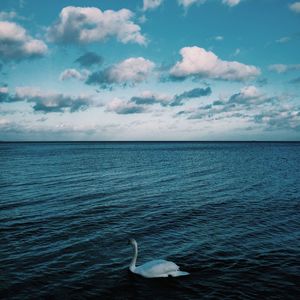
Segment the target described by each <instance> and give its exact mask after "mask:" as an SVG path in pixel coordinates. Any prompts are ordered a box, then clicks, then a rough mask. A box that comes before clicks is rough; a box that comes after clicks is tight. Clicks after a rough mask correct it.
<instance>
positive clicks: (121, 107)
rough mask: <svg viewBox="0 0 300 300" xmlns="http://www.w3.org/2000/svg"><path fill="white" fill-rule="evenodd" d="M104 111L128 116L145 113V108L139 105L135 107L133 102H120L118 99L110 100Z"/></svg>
mask: <svg viewBox="0 0 300 300" xmlns="http://www.w3.org/2000/svg"><path fill="white" fill-rule="evenodd" d="M106 110H107V111H110V112H115V113H117V114H119V115H130V114H137V113H143V112H145V108H144V107H143V106H141V105H136V104H134V103H133V102H129V101H126V100H122V99H119V98H114V99H112V100H111V101H110V102H109V103H108V104H107V106H106Z"/></svg>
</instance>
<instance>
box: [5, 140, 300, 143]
mask: <svg viewBox="0 0 300 300" xmlns="http://www.w3.org/2000/svg"><path fill="white" fill-rule="evenodd" d="M0 143H300V140H189V141H183V140H170V141H168V140H166V141H164V140H121V141H118V140H115V141H110V140H94V141H86V140H57V141H55V140H49V141H48V140H14V141H9V140H7V141H5V140H0Z"/></svg>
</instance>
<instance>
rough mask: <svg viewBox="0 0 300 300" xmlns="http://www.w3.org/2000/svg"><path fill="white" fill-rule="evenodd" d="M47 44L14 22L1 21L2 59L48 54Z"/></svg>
mask: <svg viewBox="0 0 300 300" xmlns="http://www.w3.org/2000/svg"><path fill="white" fill-rule="evenodd" d="M47 50H48V48H47V45H46V44H45V43H44V42H43V41H42V40H38V39H34V38H32V37H31V36H30V35H28V34H27V32H26V30H25V29H24V28H23V27H21V26H20V25H18V24H16V23H14V22H8V21H3V22H0V59H2V60H4V61H5V60H22V59H29V58H35V57H40V56H43V55H45V54H46V52H47Z"/></svg>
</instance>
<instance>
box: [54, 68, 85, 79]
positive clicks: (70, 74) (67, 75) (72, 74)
mask: <svg viewBox="0 0 300 300" xmlns="http://www.w3.org/2000/svg"><path fill="white" fill-rule="evenodd" d="M89 74H90V72H89V71H88V70H83V71H82V72H80V71H77V70H76V69H66V70H64V71H63V72H62V73H61V74H60V76H59V80H61V81H64V80H67V79H72V78H73V79H77V80H81V81H84V80H86V79H87V77H88V75H89Z"/></svg>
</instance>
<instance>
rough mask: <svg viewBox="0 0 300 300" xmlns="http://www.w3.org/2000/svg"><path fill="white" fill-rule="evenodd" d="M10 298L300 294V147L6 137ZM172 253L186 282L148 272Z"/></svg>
mask: <svg viewBox="0 0 300 300" xmlns="http://www.w3.org/2000/svg"><path fill="white" fill-rule="evenodd" d="M0 167H1V177H0V232H1V241H0V269H1V271H0V274H1V275H0V292H1V294H2V295H3V296H4V297H5V298H6V299H44V298H48V299H50V298H51V299H63V298H66V299H90V298H91V299H92V298H98V299H299V297H300V290H299V286H297V284H298V283H299V282H300V263H299V262H300V168H299V167H300V143H1V144H0ZM129 237H134V238H135V239H136V240H137V241H138V243H139V258H138V263H143V262H146V261H147V260H150V259H154V258H165V259H168V260H172V261H174V262H176V263H177V264H178V265H180V266H181V268H182V269H183V270H186V271H189V272H190V273H191V275H190V276H189V277H184V278H168V279H143V278H139V277H136V276H135V275H132V274H130V273H129V272H128V265H129V263H130V259H131V256H132V250H131V248H130V246H128V245H127V239H128V238H129Z"/></svg>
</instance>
